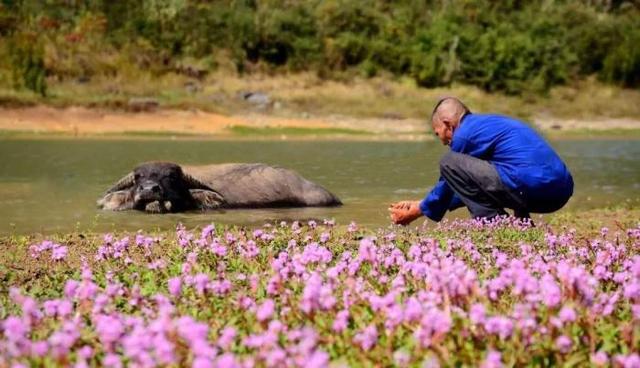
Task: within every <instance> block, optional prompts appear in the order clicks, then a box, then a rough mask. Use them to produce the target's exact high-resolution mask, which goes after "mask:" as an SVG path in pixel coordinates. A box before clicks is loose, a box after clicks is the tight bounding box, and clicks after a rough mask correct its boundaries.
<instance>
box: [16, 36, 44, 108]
mask: <svg viewBox="0 0 640 368" xmlns="http://www.w3.org/2000/svg"><path fill="white" fill-rule="evenodd" d="M9 49H11V50H13V52H12V53H11V54H10V55H11V67H12V71H13V82H14V86H15V87H16V88H22V87H24V88H27V89H29V90H31V91H33V92H35V93H38V94H40V95H41V96H46V94H47V79H46V69H45V65H44V49H43V46H42V44H41V43H39V42H37V39H36V37H35V35H32V34H21V35H17V36H14V37H13V38H12V39H11V40H10V42H9Z"/></svg>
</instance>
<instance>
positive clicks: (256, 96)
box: [238, 91, 271, 108]
mask: <svg viewBox="0 0 640 368" xmlns="http://www.w3.org/2000/svg"><path fill="white" fill-rule="evenodd" d="M238 96H239V97H240V98H241V99H242V100H244V101H246V102H248V103H250V104H251V105H254V106H256V107H260V108H266V107H268V106H269V105H271V98H270V97H269V95H267V94H266V93H262V92H251V91H241V92H239V93H238Z"/></svg>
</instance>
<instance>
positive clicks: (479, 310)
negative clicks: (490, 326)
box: [469, 303, 486, 324]
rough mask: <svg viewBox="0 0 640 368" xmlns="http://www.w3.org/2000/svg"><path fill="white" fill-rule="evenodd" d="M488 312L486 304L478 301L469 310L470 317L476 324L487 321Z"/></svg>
mask: <svg viewBox="0 0 640 368" xmlns="http://www.w3.org/2000/svg"><path fill="white" fill-rule="evenodd" d="M485 317H486V312H485V308H484V305H482V304H480V303H476V304H474V305H472V306H471V309H470V310H469V319H470V320H471V322H472V323H474V324H482V323H484V322H485Z"/></svg>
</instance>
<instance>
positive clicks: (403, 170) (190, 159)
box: [0, 139, 640, 234]
mask: <svg viewBox="0 0 640 368" xmlns="http://www.w3.org/2000/svg"><path fill="white" fill-rule="evenodd" d="M553 145H554V146H555V147H556V148H557V150H558V151H559V153H560V155H561V156H562V157H563V158H564V159H565V160H566V162H567V164H568V166H569V167H570V169H571V171H572V173H573V175H574V179H575V182H576V189H575V195H574V197H573V198H572V200H571V201H570V202H569V205H568V207H569V208H573V209H576V208H578V209H579V208H585V209H586V208H596V207H604V206H610V205H616V204H620V203H623V202H625V201H629V200H631V201H634V202H636V203H637V201H638V198H639V197H640V194H639V193H640V161H639V160H638V158H639V157H640V141H637V140H633V141H621V140H603V141H594V140H589V141H555V142H553ZM444 150H445V148H444V147H442V146H441V145H440V144H439V143H436V142H410V143H408V142H346V141H337V142H326V141H323V142H313V141H304V142H303V141H301V142H289V141H287V142H280V141H259V142H246V141H242V142H238V141H205V140H202V141H193V140H169V139H167V140H138V141H136V140H55V139H53V140H39V139H38V140H19V139H4V140H2V139H0V234H8V233H29V232H45V233H50V232H55V231H72V230H76V229H80V230H87V229H90V230H96V231H109V230H114V229H127V230H137V229H173V228H174V227H175V226H176V224H177V223H178V222H182V223H184V224H185V225H187V226H195V225H199V224H205V223H210V222H216V223H226V224H241V225H262V224H263V223H265V222H273V221H277V220H287V221H291V220H306V219H324V218H334V219H335V220H336V221H337V222H338V223H340V224H348V223H349V222H350V221H351V220H355V221H356V222H357V223H359V224H363V225H388V224H389V222H388V218H387V216H388V215H387V210H386V208H387V206H388V205H389V203H391V202H393V201H396V200H401V199H412V198H413V199H419V198H421V197H422V196H424V194H425V193H426V191H427V190H428V189H429V188H430V186H431V185H433V183H434V182H435V180H436V179H437V176H438V160H439V157H440V156H441V155H442V154H443V153H444V152H445V151H444ZM150 160H166V161H173V162H178V163H183V164H211V163H223V162H264V163H268V164H274V165H280V166H285V167H289V168H292V169H295V170H297V171H298V172H299V173H301V174H302V175H304V176H305V177H307V178H309V179H311V180H313V181H316V182H318V183H320V184H322V185H324V186H325V187H327V188H328V189H329V190H331V191H332V192H334V193H335V194H336V195H338V196H339V197H340V198H341V199H342V201H343V202H344V203H345V205H344V206H342V207H338V208H307V209H273V210H270V209H265V210H227V211H220V212H206V213H202V212H193V213H182V214H169V215H148V214H143V213H138V212H135V211H127V212H106V211H101V210H98V209H97V208H96V206H95V201H96V199H97V198H98V197H100V195H101V194H102V193H103V192H104V190H106V189H107V188H109V187H110V186H111V185H112V184H113V183H114V182H115V181H116V180H117V179H118V178H120V177H121V176H122V175H124V174H125V173H127V172H128V171H129V170H130V169H131V168H133V167H134V166H135V165H136V164H137V163H139V162H143V161H150ZM454 215H456V216H465V212H464V210H460V211H457V212H456V213H454Z"/></svg>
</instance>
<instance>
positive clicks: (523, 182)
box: [420, 114, 573, 221]
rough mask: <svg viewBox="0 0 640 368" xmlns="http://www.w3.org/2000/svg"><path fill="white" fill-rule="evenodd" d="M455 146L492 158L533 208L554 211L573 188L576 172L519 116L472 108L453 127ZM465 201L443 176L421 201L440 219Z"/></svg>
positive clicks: (425, 209)
mask: <svg viewBox="0 0 640 368" xmlns="http://www.w3.org/2000/svg"><path fill="white" fill-rule="evenodd" d="M451 150H452V151H454V152H459V153H464V154H467V155H470V156H473V157H477V158H480V159H482V160H487V161H489V162H491V163H492V164H493V165H494V166H495V168H496V170H497V171H498V174H499V175H500V178H501V179H502V182H503V183H504V185H505V186H506V187H508V188H510V189H511V190H513V191H515V192H516V193H518V194H519V195H520V196H521V197H522V198H523V199H524V201H525V203H527V206H528V207H530V208H529V211H530V212H543V213H544V212H552V211H555V210H557V209H559V208H560V207H561V206H562V205H564V204H565V203H566V202H567V200H568V199H569V197H571V195H572V194H573V178H572V177H571V173H569V170H568V169H567V167H566V166H565V164H564V163H563V162H562V160H561V159H560V157H558V155H557V154H556V153H555V152H554V150H553V149H552V148H551V146H549V144H548V143H547V142H546V141H545V140H544V139H543V138H542V137H541V136H540V135H538V133H536V132H535V130H533V129H532V128H531V127H529V126H527V125H526V124H524V123H522V122H520V121H518V120H515V119H512V118H509V117H506V116H501V115H484V114H468V115H466V116H465V117H464V118H463V119H462V122H461V123H460V125H459V126H458V128H457V129H456V130H455V131H454V133H453V137H452V139H451ZM558 204H559V206H558ZM461 206H462V202H461V201H460V199H459V198H458V197H457V196H456V195H455V193H454V192H453V190H451V188H450V187H449V185H447V183H446V182H445V180H444V179H443V178H442V177H440V179H439V180H438V183H437V184H436V185H435V187H434V188H433V189H432V190H431V192H430V193H429V194H428V195H427V197H426V198H425V199H424V200H423V201H422V202H421V203H420V210H421V211H422V213H423V214H424V215H425V216H427V217H429V218H430V219H432V220H434V221H440V220H441V219H442V217H443V216H444V214H445V213H446V212H447V210H449V209H455V208H458V207H461Z"/></svg>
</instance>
